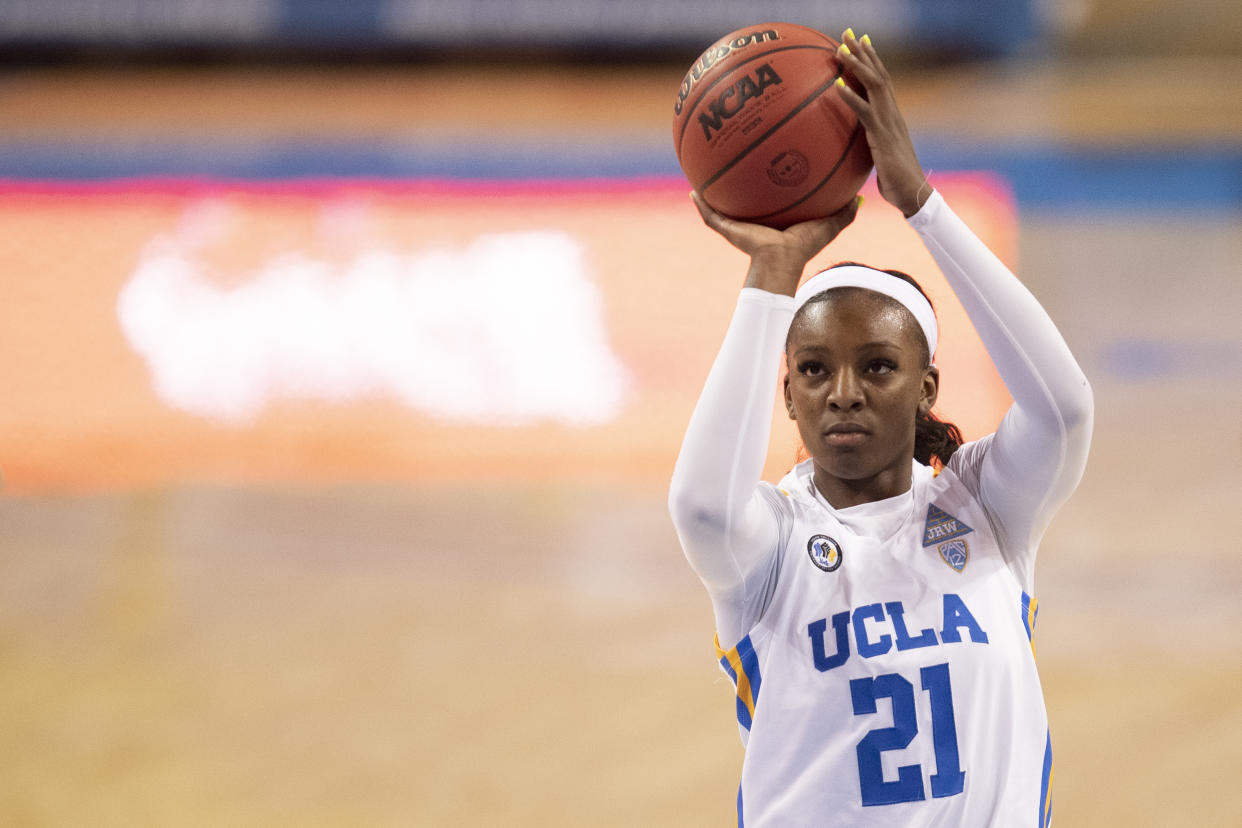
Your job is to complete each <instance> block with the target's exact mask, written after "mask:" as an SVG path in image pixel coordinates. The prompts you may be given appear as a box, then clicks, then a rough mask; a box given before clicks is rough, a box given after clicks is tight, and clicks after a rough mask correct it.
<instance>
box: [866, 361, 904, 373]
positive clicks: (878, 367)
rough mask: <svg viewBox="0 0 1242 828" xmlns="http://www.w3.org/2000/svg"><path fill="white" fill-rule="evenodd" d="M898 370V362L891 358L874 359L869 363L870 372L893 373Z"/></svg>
mask: <svg viewBox="0 0 1242 828" xmlns="http://www.w3.org/2000/svg"><path fill="white" fill-rule="evenodd" d="M896 370H897V363H895V362H893V361H892V360H889V359H873V360H871V361H870V362H868V363H867V373H869V374H891V373H892V372H893V371H896Z"/></svg>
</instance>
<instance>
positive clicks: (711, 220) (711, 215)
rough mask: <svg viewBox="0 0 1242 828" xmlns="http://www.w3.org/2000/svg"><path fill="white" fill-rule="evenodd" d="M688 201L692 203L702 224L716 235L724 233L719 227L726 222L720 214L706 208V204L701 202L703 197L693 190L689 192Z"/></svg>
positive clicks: (708, 207)
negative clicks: (701, 219)
mask: <svg viewBox="0 0 1242 828" xmlns="http://www.w3.org/2000/svg"><path fill="white" fill-rule="evenodd" d="M690 200H691V201H693V202H694V206H695V208H696V209H697V210H698V211H699V215H700V216H701V217H702V218H703V223H704V224H706V225H707V226H708V227H710V228H712V229H713V230H715V231H716V232H717V233H723V232H724V230H723V228H722V226H721V225H722V224H723V222H725V221H727V219H725V217H724V216H722V215H720V213H717V212H716V211H715V210H713V209H712V208H711V207H710V206H708V204H707V202H706V201H704V200H703V197H702V196H700V195H699V194H698V193H697V192H695V191H694V190H691V191H690Z"/></svg>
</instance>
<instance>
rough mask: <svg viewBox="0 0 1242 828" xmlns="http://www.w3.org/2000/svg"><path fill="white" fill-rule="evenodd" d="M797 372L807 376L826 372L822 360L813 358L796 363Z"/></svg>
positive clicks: (821, 374) (817, 375) (816, 375)
mask: <svg viewBox="0 0 1242 828" xmlns="http://www.w3.org/2000/svg"><path fill="white" fill-rule="evenodd" d="M798 373H799V374H802V375H803V376H807V377H822V376H823V375H824V374H825V373H826V372H825V371H824V365H823V363H822V362H816V361H815V360H807V361H806V362H799V363H798Z"/></svg>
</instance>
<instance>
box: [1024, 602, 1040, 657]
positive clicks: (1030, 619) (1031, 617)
mask: <svg viewBox="0 0 1242 828" xmlns="http://www.w3.org/2000/svg"><path fill="white" fill-rule="evenodd" d="M1038 617H1039V602H1038V601H1036V600H1035V599H1034V598H1032V597H1031V596H1029V595H1027V594H1026V593H1025V592H1023V593H1022V626H1023V628H1024V629H1025V630H1026V640H1027V641H1028V642H1030V645H1031V655H1035V619H1036V618H1038Z"/></svg>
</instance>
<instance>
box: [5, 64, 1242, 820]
mask: <svg viewBox="0 0 1242 828" xmlns="http://www.w3.org/2000/svg"><path fill="white" fill-rule="evenodd" d="M1095 68H1096V69H1097V70H1099V71H1095V72H1091V73H1081V72H1079V73H1076V77H1077V78H1078V79H1079V81H1080V82H1079V83H1077V84H1067V83H1064V81H1066V80H1067V79H1068V78H1069V77H1071V74H1072V70H1069V69H1066V70H1064V73H1063V74H1062V75H1061V76H1060V77H1058V75H1057V70H1050V71H1048V72H1045V73H1042V74H1038V75H1027V74H1022V73H1016V72H1015V73H1013V75H1012V76H1007V75H1005V73H999V74H998V73H995V72H988V71H982V70H971V69H959V70H946V71H942V72H938V73H932V74H927V73H921V74H918V75H916V74H914V73H910V74H908V75H907V76H905V77H901V78H899V83H900V84H901V85H900V86H899V89H900V91H901V93H902V94H903V96H904V97H903V101H904V102H905V104H906V107H907V112H908V115H909V118H910V121H911V125H912V129H913V131H914V132H915V134H916V136H917V135H918V134H919V130H920V129H925V130H932V129H934V130H938V131H940V132H942V133H944V132H948V133H954V132H960V133H962V134H974V135H979V134H983V135H985V136H995V137H1004V136H1005V133H1006V130H1013V129H1024V128H1026V129H1031V130H1035V131H1037V132H1038V131H1043V132H1045V133H1047V134H1049V135H1051V136H1053V137H1058V136H1062V137H1063V136H1066V135H1069V136H1071V137H1074V138H1075V139H1079V140H1083V141H1088V142H1090V141H1096V142H1108V141H1112V142H1118V141H1120V142H1123V143H1124V142H1133V143H1142V142H1145V141H1150V140H1152V138H1153V136H1163V137H1166V138H1170V137H1171V138H1185V137H1188V136H1191V135H1193V136H1195V137H1199V136H1202V135H1203V134H1205V133H1206V134H1207V135H1209V136H1211V137H1214V138H1218V139H1227V138H1231V137H1232V138H1234V139H1236V136H1237V135H1239V134H1242V114H1240V113H1239V110H1238V107H1237V104H1236V103H1235V104H1233V105H1232V106H1226V105H1222V101H1225V100H1230V99H1231V98H1230V97H1228V96H1229V95H1233V94H1234V93H1236V87H1235V86H1233V85H1232V83H1231V82H1230V81H1229V79H1230V78H1236V69H1237V65H1236V63H1234V64H1228V65H1216V64H1213V67H1212V68H1211V71H1210V72H1208V75H1207V76H1208V77H1209V83H1206V84H1199V85H1194V86H1191V87H1189V88H1187V87H1178V88H1177V89H1176V90H1173V89H1171V88H1170V87H1169V85H1155V86H1153V85H1152V84H1150V83H1144V84H1142V86H1141V87H1139V86H1136V85H1135V84H1134V83H1133V78H1134V77H1135V72H1136V71H1138V72H1139V74H1140V75H1141V76H1143V77H1151V76H1152V75H1151V70H1153V69H1155V70H1158V69H1159V67H1158V66H1151V65H1145V66H1134V65H1122V64H1120V63H1117V64H1109V65H1103V64H1100V65H1097V66H1096V67H1095ZM437 72H438V73H440V74H437ZM1213 72H1215V74H1212V73H1213ZM1156 74H1157V75H1158V72H1156ZM1032 77H1038V78H1039V80H1032V79H1031V78H1032ZM1199 77H1204V76H1203V75H1200V76H1199ZM677 80H678V78H677V77H676V76H675V72H670V71H668V70H659V69H643V70H633V71H631V72H628V73H625V74H624V75H619V74H609V73H606V72H605V71H604V70H602V69H595V70H590V71H588V72H586V73H580V74H578V75H577V76H575V77H573V78H570V79H566V78H565V76H564V74H563V73H558V72H557V71H556V70H555V69H552V68H549V69H540V68H528V69H521V70H519V69H508V70H506V71H505V73H504V75H503V77H500V78H497V77H495V75H494V74H493V73H491V72H489V71H488V70H471V69H461V68H458V69H455V70H450V69H443V70H434V71H430V70H428V71H424V72H421V73H418V72H402V71H399V70H393V69H365V70H357V71H343V72H332V71H329V70H315V71H310V70H307V71H304V72H296V71H293V70H267V71H262V72H260V71H257V70H240V69H230V70H222V69H221V70H210V69H200V70H190V69H184V70H167V71H156V70H150V69H144V70H121V69H117V70H111V71H99V72H89V73H88V72H83V71H82V70H75V69H48V70H41V71H39V72H32V73H29V74H26V75H22V76H17V77H10V78H9V79H8V80H7V81H6V83H5V84H4V85H3V87H2V88H0V109H3V110H4V112H5V118H4V121H5V123H4V125H3V126H0V131H3V132H4V134H5V136H7V137H19V138H30V137H32V136H34V137H37V136H39V135H51V134H65V133H72V132H74V131H80V132H83V133H92V134H113V135H121V136H124V135H146V136H153V135H154V136H164V137H168V136H173V137H175V136H177V135H182V134H186V133H195V134H198V135H202V134H210V133H211V132H212V131H213V130H232V131H241V132H245V133H252V134H255V135H293V134H305V133H308V132H314V133H319V134H325V133H326V134H338V135H344V136H348V137H352V138H359V139H365V138H366V137H367V136H379V135H385V134H390V133H393V132H395V131H402V130H412V129H424V130H429V131H431V132H433V133H435V134H439V135H453V134H459V133H463V132H465V131H467V130H469V129H471V128H472V127H473V126H474V125H476V124H477V123H478V122H479V119H480V118H482V117H483V113H484V112H486V113H487V117H489V118H493V119H494V118H497V117H500V118H501V119H502V120H503V122H504V123H505V124H506V125H507V127H506V128H507V129H510V130H513V131H515V132H517V133H525V134H537V133H538V131H539V130H540V129H541V128H543V125H545V124H547V123H557V124H563V125H564V128H565V129H568V130H570V131H571V132H572V133H573V134H576V135H581V136H586V137H589V136H591V135H592V134H597V133H598V132H600V131H601V130H614V129H616V130H622V131H629V132H632V133H634V134H643V133H644V132H645V131H663V130H665V129H666V128H667V112H666V109H667V103H668V102H669V101H671V92H670V89H671V88H672V87H673V86H674V85H675V84H676V82H677ZM600 85H602V87H603V88H604V89H605V90H606V91H607V92H608V93H609V94H606V95H602V96H599V97H595V98H591V99H589V100H588V101H587V102H585V103H584V102H583V99H581V98H575V96H574V93H575V92H576V91H578V90H581V89H584V88H588V87H590V88H595V89H599V88H600ZM1228 90H1232V91H1228ZM188 93H193V94H188ZM1153 96H1157V97H1160V96H1163V97H1164V98H1165V100H1164V105H1165V106H1166V107H1167V109H1166V111H1170V110H1175V111H1177V112H1179V113H1182V117H1176V118H1168V119H1159V120H1156V119H1153V118H1151V117H1150V113H1151V112H1152V110H1153V109H1156V108H1157V107H1154V106H1152V105H1151V100H1152V97H1153ZM618 100H625V101H628V102H629V105H628V106H626V107H624V108H622V109H621V110H619V108H618V107H617V106H616V101H618ZM1019 100H1020V101H1021V103H1020V104H1019V102H1018V101H1019ZM190 101H193V102H194V103H193V105H191V103H190ZM340 101H348V105H347V106H341V105H340ZM592 101H593V102H592ZM429 102H430V103H429ZM454 102H456V103H454ZM431 104H434V105H431ZM433 111H434V112H436V115H435V116H434V117H433V116H432V115H430V114H429V113H431V112H433ZM1032 112H1040V113H1044V115H1043V117H1040V118H1038V119H1034V118H1033V117H1032V115H1031V113H1032ZM1007 114H1008V116H1009V117H1006V115H1007ZM1238 218H1239V217H1238V216H1237V215H1236V214H1233V215H1210V214H1201V213H1191V214H1187V213H1172V212H1169V213H1165V212H1162V211H1158V210H1157V211H1152V210H1145V211H1141V212H1140V213H1138V214H1131V213H1108V212H1094V213H1093V212H1083V211H1081V210H1080V211H1077V212H1075V213H1073V214H1069V215H1058V214H1056V213H1055V212H1051V211H1043V212H1039V213H1037V214H1024V215H1023V216H1022V217H1021V225H1020V240H1019V256H1018V261H1019V262H1020V272H1021V275H1022V276H1023V277H1024V278H1025V279H1026V281H1027V282H1028V283H1029V284H1030V285H1031V287H1032V289H1033V290H1034V291H1035V292H1036V294H1037V295H1038V296H1039V297H1040V298H1041V300H1043V301H1044V303H1045V304H1046V306H1047V307H1048V308H1049V310H1050V311H1051V312H1052V315H1053V317H1054V318H1055V319H1056V320H1057V321H1058V323H1059V324H1060V326H1061V328H1062V330H1063V332H1064V334H1065V336H1066V338H1067V340H1068V341H1069V342H1070V344H1071V346H1072V347H1074V348H1075V349H1076V351H1077V352H1078V353H1080V354H1082V355H1083V362H1084V367H1085V368H1086V370H1087V372H1088V374H1089V376H1091V378H1092V380H1093V383H1094V387H1095V390H1096V394H1097V421H1096V431H1095V442H1094V449H1093V454H1092V458H1091V462H1090V466H1089V468H1088V471H1087V474H1086V478H1085V479H1084V481H1083V483H1082V486H1081V488H1080V490H1079V492H1078V493H1077V494H1076V495H1075V497H1074V498H1073V500H1072V501H1071V502H1070V504H1069V505H1068V506H1066V507H1065V508H1064V510H1063V511H1062V513H1061V514H1060V516H1059V518H1058V519H1057V520H1056V521H1055V523H1054V524H1053V526H1052V529H1051V530H1050V531H1049V533H1048V535H1047V537H1046V539H1045V541H1044V543H1043V546H1042V551H1041V559H1040V566H1039V570H1038V584H1039V598H1040V604H1041V609H1042V612H1041V617H1040V624H1039V626H1038V631H1037V635H1036V644H1037V647H1038V651H1039V661H1040V667H1041V675H1042V678H1043V682H1044V690H1045V694H1046V697H1047V701H1048V707H1049V712H1050V717H1051V721H1052V737H1053V744H1054V756H1055V780H1054V813H1055V818H1056V824H1057V825H1058V826H1133V825H1144V826H1146V825H1151V826H1185V825H1194V826H1230V825H1239V824H1242V786H1239V785H1238V784H1237V781H1236V780H1237V778H1238V776H1239V774H1240V773H1242V693H1240V692H1239V689H1238V688H1239V687H1240V686H1242V632H1239V630H1240V629H1242V602H1240V601H1239V597H1238V596H1239V594H1240V592H1242V561H1240V557H1239V555H1238V553H1237V548H1238V537H1239V531H1240V530H1239V526H1238V521H1237V520H1236V517H1235V516H1236V515H1237V506H1236V504H1237V503H1238V501H1239V499H1242V475H1240V474H1239V471H1238V469H1239V461H1240V460H1242V429H1240V420H1239V411H1240V410H1242V340H1240V338H1239V335H1238V320H1239V319H1242V279H1239V278H1238V264H1237V263H1238V262H1239V261H1242V233H1240V231H1239V223H1238ZM1127 338H1132V339H1135V340H1141V341H1144V342H1147V341H1152V340H1154V341H1158V342H1163V343H1172V345H1171V346H1170V347H1173V348H1175V349H1176V352H1177V353H1178V354H1182V355H1183V357H1184V358H1179V359H1178V360H1174V364H1173V365H1172V367H1169V368H1168V369H1167V370H1162V371H1159V372H1155V373H1154V374H1151V375H1144V374H1143V373H1142V372H1141V371H1140V372H1139V374H1138V375H1134V374H1133V373H1130V374H1127V373H1126V372H1125V370H1122V369H1118V368H1117V366H1116V364H1114V362H1110V361H1109V360H1110V359H1111V358H1110V357H1109V356H1108V355H1107V354H1101V352H1100V351H1099V350H1098V349H1096V348H1094V347H1093V346H1094V344H1095V343H1097V342H1099V341H1105V340H1107V341H1125V340H1126V339H1127ZM1187 354H1189V356H1185V355H1187ZM8 393H9V394H20V393H21V391H20V389H12V388H10V389H8ZM687 413H688V412H687ZM671 459H672V458H669V461H670V468H671ZM117 462H124V459H123V457H121V458H118V459H117ZM0 468H2V464H0ZM663 499H664V489H663V485H662V482H661V481H658V480H655V481H646V482H643V483H633V482H629V483H624V484H621V483H615V482H610V481H609V480H607V479H602V480H598V481H596V482H595V483H593V484H590V485H588V486H573V487H570V486H560V485H556V484H550V483H546V482H538V481H533V482H531V483H530V484H529V485H513V484H498V483H496V484H494V483H490V482H489V481H487V480H479V481H476V482H475V483H473V484H471V485H465V484H461V483H456V484H446V485H444V486H437V487H426V486H409V487H402V486H380V485H370V484H367V483H365V482H359V483H357V484H353V485H347V486H333V487H323V486H298V487H289V488H284V489H276V488H271V487H229V486H206V485H194V484H186V485H179V486H174V487H168V488H161V489H157V490H141V491H117V492H104V493H77V494H75V493H60V494H47V495H42V496H15V495H9V496H6V497H0V527H2V528H0V676H2V678H0V709H2V710H3V713H0V750H2V751H3V754H4V756H5V757H6V760H5V762H4V771H5V772H4V773H3V774H0V822H3V823H4V824H6V825H14V826H24V825H28V826H44V825H65V826H77V825H187V826H193V825H203V826H207V825H213V826H214V825H322V826H346V825H351V826H352V825H394V826H395V825H420V826H422V825H426V826H458V825H514V826H516V825H529V826H549V825H566V826H570V825H572V826H578V825H601V826H604V825H632V824H639V825H647V826H663V825H667V826H683V825H722V824H728V823H731V821H732V817H733V802H734V796H735V792H736V784H737V774H738V769H739V764H740V760H741V756H742V750H741V746H740V744H739V743H738V740H737V735H736V730H735V726H734V723H733V714H732V710H733V704H732V695H731V688H730V686H729V684H728V682H727V680H726V679H725V678H724V677H723V676H722V675H721V674H720V673H719V671H718V670H717V668H716V666H715V663H714V661H713V657H712V652H711V639H712V624H711V613H710V608H709V605H708V601H707V599H706V597H705V595H704V594H703V591H702V590H701V588H700V587H699V585H698V584H697V582H696V581H695V579H694V577H693V575H692V574H691V573H690V571H689V569H688V567H687V566H686V565H685V564H684V562H683V560H682V558H681V554H680V551H679V549H678V547H677V543H676V540H675V538H674V536H673V532H672V529H671V527H670V525H669V523H668V519H667V517H666V512H665V507H664V502H663Z"/></svg>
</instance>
